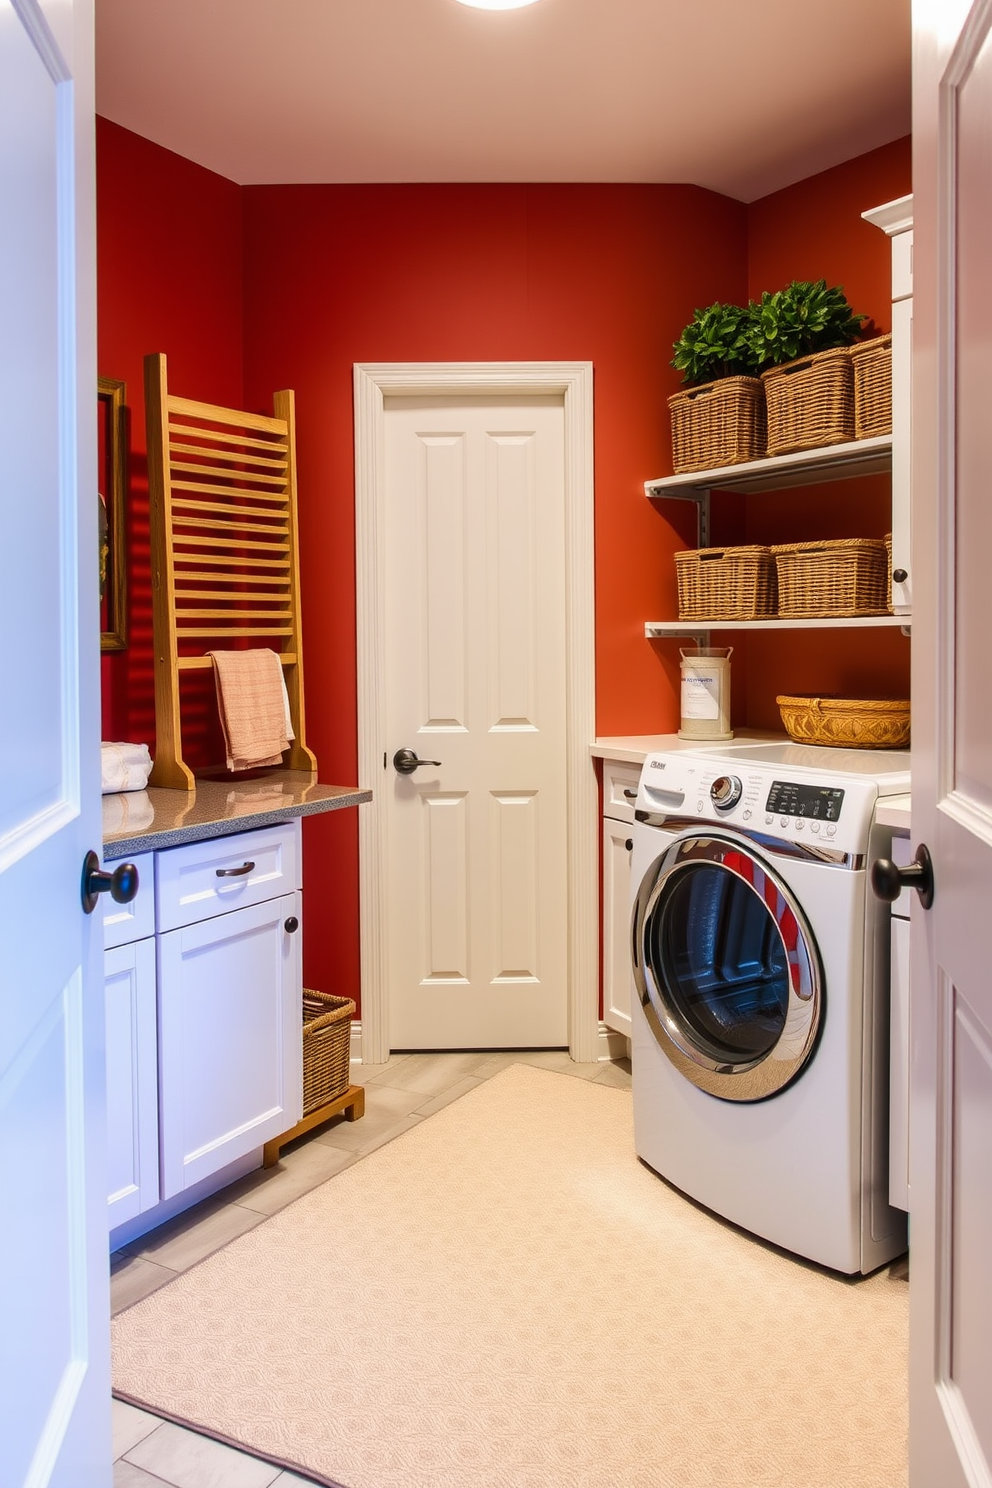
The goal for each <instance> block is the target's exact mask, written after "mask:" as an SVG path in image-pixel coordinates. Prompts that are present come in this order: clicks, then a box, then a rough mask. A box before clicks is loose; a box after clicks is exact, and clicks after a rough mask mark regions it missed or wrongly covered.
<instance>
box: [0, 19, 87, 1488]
mask: <svg viewBox="0 0 992 1488" xmlns="http://www.w3.org/2000/svg"><path fill="white" fill-rule="evenodd" d="M46 18H47V19H46ZM92 34H93V17H92V7H91V6H90V5H89V3H88V0H76V3H75V4H73V3H71V0H61V3H55V0H52V3H51V4H50V5H49V4H44V5H38V4H36V3H35V0H16V3H12V0H0V518H2V533H3V537H2V540H0V621H2V633H3V645H2V646H0V1172H2V1174H3V1189H4V1196H3V1206H2V1207H3V1213H2V1218H0V1482H2V1483H3V1484H4V1488H7V1485H9V1488H44V1485H48V1484H52V1485H58V1488H107V1485H109V1483H110V1480H111V1467H110V1458H111V1447H110V1385H109V1324H108V1279H107V1269H108V1268H107V1221H106V1155H105V1153H106V1141H105V1127H104V1119H103V1109H102V1108H103V1084H104V1076H103V1057H104V1056H103V984H102V977H101V974H100V973H101V967H100V963H101V959H102V933H101V925H100V916H99V915H94V916H92V917H90V918H89V919H88V918H87V917H86V916H84V915H83V912H82V908H81V905H80V894H79V884H80V874H81V869H82V862H83V856H84V854H85V852H86V850H87V849H88V848H96V849H99V846H100V812H99V784H98V774H97V743H98V739H99V676H98V659H99V649H98V639H97V637H98V634H99V617H98V611H97V579H96V575H97V553H96V401H95V394H96V360H95V351H94V348H95V334H94V330H95V327H94V321H95V308H96V291H95V273H94V220H93V203H94V188H93V91H92V76H93V58H92ZM94 921H95V922H96V923H93V922H94Z"/></svg>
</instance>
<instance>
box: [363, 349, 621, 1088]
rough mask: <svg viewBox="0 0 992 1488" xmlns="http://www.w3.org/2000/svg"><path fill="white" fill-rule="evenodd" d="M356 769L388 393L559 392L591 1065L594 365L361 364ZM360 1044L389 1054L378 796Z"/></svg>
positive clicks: (370, 674) (370, 731)
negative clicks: (561, 401) (563, 451)
mask: <svg viewBox="0 0 992 1488" xmlns="http://www.w3.org/2000/svg"><path fill="white" fill-rule="evenodd" d="M354 388H355V547H356V552H355V566H356V591H357V593H356V600H357V624H358V629H357V642H358V773H359V779H360V780H361V781H363V782H365V783H366V785H369V786H371V785H372V784H373V782H377V781H379V780H380V779H381V777H382V769H381V758H382V749H383V738H384V735H385V699H384V696H383V693H382V678H383V676H384V675H385V665H384V663H385V625H384V612H383V599H384V575H383V554H382V544H381V542H380V540H379V534H380V532H381V530H382V523H383V513H384V500H385V493H384V489H383V478H384V477H383V467H384V438H385V407H384V403H385V399H386V397H387V396H389V395H394V396H400V395H406V396H414V397H427V396H429V397H446V396H451V397H464V396H466V395H494V396H497V397H499V396H508V395H513V394H517V395H524V396H527V395H532V396H540V395H544V394H561V396H562V398H563V401H564V410H565V547H566V595H565V604H566V637H567V648H568V655H567V662H566V665H567V695H566V712H567V746H566V748H567V759H566V769H567V798H568V823H569V827H568V927H569V928H568V956H569V976H568V987H569V1048H570V1051H571V1054H572V1057H573V1059H577V1060H584V1061H591V1060H595V1059H596V1058H597V1057H598V1045H599V1009H598V1001H599V934H598V924H599V909H598V898H599V871H598V870H599V856H598V853H599V847H598V843H599V835H598V811H599V803H598V795H597V788H596V776H595V771H594V768H593V764H592V760H591V757H590V754H589V745H590V744H591V742H592V740H593V739H594V738H595V610H594V563H593V370H592V363H591V362H442V363H437V362H433V363H431V362H427V363H366V364H356V366H355V368H354ZM359 854H360V867H359V877H360V900H361V958H362V1049H363V1054H364V1057H365V1058H366V1059H367V1060H368V1061H369V1062H370V1063H373V1064H375V1063H381V1062H383V1061H384V1060H386V1059H387V1058H388V1057H389V998H388V971H389V968H388V955H387V943H386V928H385V924H384V917H383V914H382V911H381V907H382V905H383V904H384V902H385V823H384V819H383V815H382V813H381V811H380V809H379V806H378V803H377V800H376V793H375V791H373V799H372V801H371V803H370V804H369V805H368V806H366V807H364V808H363V810H362V811H361V812H360V813H359Z"/></svg>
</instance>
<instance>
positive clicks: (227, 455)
mask: <svg viewBox="0 0 992 1488" xmlns="http://www.w3.org/2000/svg"><path fill="white" fill-rule="evenodd" d="M272 401H273V411H274V417H273V418H268V417H265V416H263V415H260V414H253V413H242V412H240V411H238V410H236V409H232V408H218V407H215V406H214V405H213V404H211V403H194V402H191V401H190V400H189V399H188V398H176V397H173V396H171V395H170V394H169V391H168V385H167V370H166V359H165V357H164V355H162V354H161V353H160V352H155V353H152V354H151V355H150V356H146V357H145V418H146V422H147V430H148V490H149V500H150V518H151V546H152V584H153V589H152V621H153V627H154V638H155V733H156V739H155V765H154V768H153V770H152V773H151V778H150V781H149V784H151V785H161V786H167V787H171V788H173V789H177V790H194V789H195V781H194V778H193V772H192V770H191V769H190V768H189V766H188V765H187V764H186V763H185V762H184V760H183V752H182V719H181V709H180V696H179V682H180V673H181V672H187V671H194V670H199V669H201V668H212V666H213V662H212V661H211V658H210V656H209V655H207V654H206V653H207V651H208V650H211V651H213V650H221V649H224V648H226V647H227V646H228V645H229V644H230V642H231V641H233V642H234V643H235V645H236V646H243V645H244V644H246V643H250V642H258V643H260V644H262V645H265V646H268V647H270V648H271V649H272V650H273V651H275V652H277V654H278V656H279V660H280V661H281V663H282V666H283V669H284V674H285V677H286V688H287V691H288V693H289V706H290V714H291V716H292V720H293V731H294V733H295V735H296V738H295V739H294V740H293V742H292V743H291V745H290V749H289V756H288V759H287V761H286V767H287V768H288V769H291V770H309V771H313V772H315V771H316V769H317V761H316V759H315V758H314V756H313V754H312V753H311V752H310V750H309V749H308V748H307V747H306V741H305V722H304V708H303V648H302V639H301V635H300V571H299V551H298V547H299V543H298V536H297V521H296V422H295V411H294V401H293V394H292V392H291V391H286V392H280V393H275V394H274V395H273V400H272ZM205 642H206V643H208V644H204V643H205ZM181 647H182V649H180V648H181Z"/></svg>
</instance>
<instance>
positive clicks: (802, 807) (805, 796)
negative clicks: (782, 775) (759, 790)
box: [765, 780, 844, 822]
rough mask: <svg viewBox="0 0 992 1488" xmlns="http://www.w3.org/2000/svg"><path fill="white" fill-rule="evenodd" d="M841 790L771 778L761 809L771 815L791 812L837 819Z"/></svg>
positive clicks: (804, 815) (786, 814)
mask: <svg viewBox="0 0 992 1488" xmlns="http://www.w3.org/2000/svg"><path fill="white" fill-rule="evenodd" d="M843 804H844V792H843V791H842V790H838V789H837V788H836V787H835V786H829V785H810V784H809V783H808V782H804V783H803V784H798V783H797V782H796V781H793V780H773V781H772V784H771V789H770V790H769V792H768V800H767V801H766V802H765V812H766V813H770V814H771V815H772V816H794V817H796V818H797V819H799V818H802V819H804V820H805V819H807V818H808V819H809V820H811V821H821V822H836V821H839V820H840V811H841V807H842V805H843Z"/></svg>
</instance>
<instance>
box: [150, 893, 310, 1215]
mask: <svg viewBox="0 0 992 1488" xmlns="http://www.w3.org/2000/svg"><path fill="white" fill-rule="evenodd" d="M301 898H302V896H301V895H300V894H299V892H293V893H290V894H282V895H280V897H279V898H278V899H268V900H265V901H264V902H263V903H261V904H255V905H251V906H250V907H248V908H246V909H238V910H234V911H231V912H229V913H227V914H221V915H215V916H214V917H212V918H210V919H204V920H199V921H197V922H195V923H194V924H192V925H184V926H181V927H180V928H179V929H176V930H170V931H169V932H168V933H167V934H165V935H160V936H159V937H158V1006H159V1063H160V1100H161V1126H160V1132H161V1148H162V1197H163V1199H168V1198H171V1197H172V1196H173V1195H174V1194H177V1193H181V1192H182V1191H183V1190H184V1189H187V1188H191V1187H192V1186H193V1185H194V1184H196V1183H198V1182H200V1180H201V1179H203V1178H207V1177H209V1176H210V1174H211V1173H215V1172H217V1171H218V1169H220V1168H223V1167H226V1166H227V1165H228V1163H231V1162H233V1161H234V1160H235V1159H236V1158H239V1157H243V1156H244V1155H245V1154H246V1153H248V1152H251V1151H252V1150H253V1149H254V1148H257V1147H261V1146H262V1145H263V1143H265V1142H267V1141H268V1140H269V1139H270V1138H271V1137H277V1136H279V1135H280V1133H282V1132H284V1131H287V1130H288V1129H289V1128H290V1127H291V1126H295V1124H296V1123H297V1121H299V1119H300V1117H301V1116H302V1114H303V1068H302V1057H303V1053H302V1051H303V1041H302V1034H301V1001H300V997H301V988H302V974H301V963H300V934H299V921H300V913H301Z"/></svg>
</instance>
